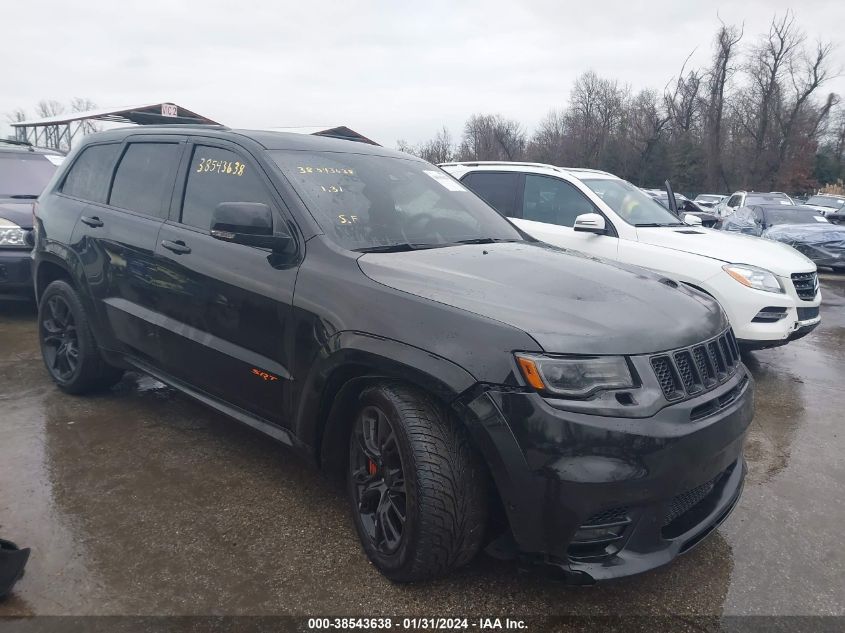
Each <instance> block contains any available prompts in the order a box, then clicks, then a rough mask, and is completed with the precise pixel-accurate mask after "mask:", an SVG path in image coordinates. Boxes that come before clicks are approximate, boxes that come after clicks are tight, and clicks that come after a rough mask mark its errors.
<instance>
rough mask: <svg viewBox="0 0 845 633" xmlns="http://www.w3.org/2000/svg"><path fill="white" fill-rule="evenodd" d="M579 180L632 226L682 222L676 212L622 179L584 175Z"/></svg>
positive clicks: (666, 224)
mask: <svg viewBox="0 0 845 633" xmlns="http://www.w3.org/2000/svg"><path fill="white" fill-rule="evenodd" d="M581 182H582V183H584V184H585V185H587V187H589V188H590V189H591V190H592V191H593V192H594V193H595V194H596V195H597V196H598V197H599V198H601V199H602V201H603V202H604V203H605V204H606V205H607V206H609V207H610V208H611V209H613V211H614V212H615V213H616V215H618V216H619V217H620V218H622V219H623V220H625V222H627V223H628V224H633V225H634V226H681V225H683V223H682V222H681V221H680V220H679V219H678V216H676V215H674V214H673V213H672V212H671V211H669V210H668V209H666V208H665V207H664V206H663V205H661V204H660V203H659V202H657V200H655V199H654V198H652V197H651V196H650V195H648V194H647V193H645V192H644V191H643V190H642V189H640V188H639V187H635V186H634V185H632V184H631V183H630V182H627V181H626V180H620V179H618V178H587V179H584V180H582V181H581Z"/></svg>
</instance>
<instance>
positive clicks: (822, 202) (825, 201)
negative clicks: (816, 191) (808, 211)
mask: <svg viewBox="0 0 845 633" xmlns="http://www.w3.org/2000/svg"><path fill="white" fill-rule="evenodd" d="M807 204H814V205H816V206H817V207H830V208H831V209H842V205H843V204H845V198H832V197H830V196H813V197H812V198H810V199H809V200H807Z"/></svg>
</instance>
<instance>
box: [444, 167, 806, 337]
mask: <svg viewBox="0 0 845 633" xmlns="http://www.w3.org/2000/svg"><path fill="white" fill-rule="evenodd" d="M441 167H442V168H443V169H444V170H445V171H447V172H449V173H450V174H452V175H453V176H454V177H455V178H457V179H459V180H460V181H461V182H462V183H463V184H464V185H466V186H467V187H469V188H470V189H471V190H473V191H474V192H475V193H477V194H478V195H480V196H481V197H482V198H484V199H485V200H486V201H487V202H488V203H489V204H490V205H491V206H493V207H494V208H495V209H497V210H498V211H499V212H500V213H501V214H503V215H505V216H507V217H508V218H510V219H511V220H512V221H513V223H514V224H516V225H517V226H518V227H519V228H521V229H522V230H523V231H525V232H526V233H528V234H529V235H531V236H533V237H535V238H537V239H539V240H542V241H544V242H548V243H550V244H553V245H555V246H560V247H564V248H571V249H574V250H578V251H581V252H584V253H589V254H591V255H596V256H599V257H603V258H606V259H611V260H616V261H619V262H624V263H627V264H633V265H636V266H642V267H645V268H650V269H652V270H657V271H659V272H661V273H663V274H664V275H666V276H667V277H670V278H672V279H676V280H678V281H681V282H683V283H686V284H688V285H690V286H693V287H695V288H698V289H700V290H703V291H704V292H706V293H708V294H710V295H712V296H713V297H715V298H716V299H717V300H718V301H719V302H720V303H721V304H722V307H723V308H724V310H725V312H726V313H727V315H728V318H729V319H730V321H731V324H732V325H733V328H734V332H735V334H736V337H737V338H738V339H739V342H740V343H741V344H742V345H743V346H744V347H745V348H747V349H748V348H763V347H773V346H775V345H782V344H784V343H787V342H788V341H790V340H793V339H796V338H799V337H801V336H804V335H805V334H807V333H809V332H810V331H811V330H812V329H813V328H815V327H816V326H817V325H818V324H819V322H820V316H819V305H820V304H821V293H820V292H819V284H818V279H817V276H816V265H815V264H814V263H813V262H812V261H810V260H809V259H808V258H806V257H805V256H804V255H802V254H801V253H799V252H798V251H796V250H795V249H793V248H792V247H791V246H787V245H785V244H780V243H777V242H773V241H771V240H764V239H760V238H757V237H749V236H745V235H736V234H731V233H726V232H722V231H715V230H712V229H705V228H701V227H693V226H688V225H686V224H684V223H682V222H680V221H679V220H678V217H677V216H675V215H673V214H672V213H671V212H670V211H669V210H667V209H666V208H664V207H663V206H662V205H661V204H660V203H658V202H657V201H656V200H654V199H653V198H652V197H651V196H649V195H648V194H646V193H644V192H643V191H642V190H641V189H639V188H637V187H635V186H634V185H632V184H631V183H629V182H627V181H625V180H622V179H620V178H617V177H616V176H614V175H612V174H609V173H607V172H603V171H597V170H592V169H562V168H560V167H554V166H552V165H542V164H537V163H508V162H464V163H445V164H443V165H441Z"/></svg>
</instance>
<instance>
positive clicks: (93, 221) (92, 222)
mask: <svg viewBox="0 0 845 633" xmlns="http://www.w3.org/2000/svg"><path fill="white" fill-rule="evenodd" d="M79 219H80V221H82V223H83V224H87V225H88V226H90V227H92V228H95V229H98V228H100V227H101V226H103V221H102V220H101V219H100V218H98V217H97V216H96V215H94V216H91V217H88V216H87V215H83V216H82V217H81V218H79Z"/></svg>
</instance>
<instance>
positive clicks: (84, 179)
mask: <svg viewBox="0 0 845 633" xmlns="http://www.w3.org/2000/svg"><path fill="white" fill-rule="evenodd" d="M119 148H120V145H119V144H118V143H109V144H106V145H91V146H90V147H86V148H85V149H83V150H82V153H81V154H80V155H79V157H78V158H77V159H76V160H75V161H74V162H73V164H72V165H71V166H70V169H69V170H68V173H67V176H65V179H64V183H63V184H62V189H61V191H62V193H63V194H65V195H68V196H73V197H74V198H80V199H82V200H88V201H90V202H105V201H106V196H107V195H108V189H109V179H110V178H111V171H112V167H113V166H114V161H115V159H116V158H117V152H118V149H119Z"/></svg>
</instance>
